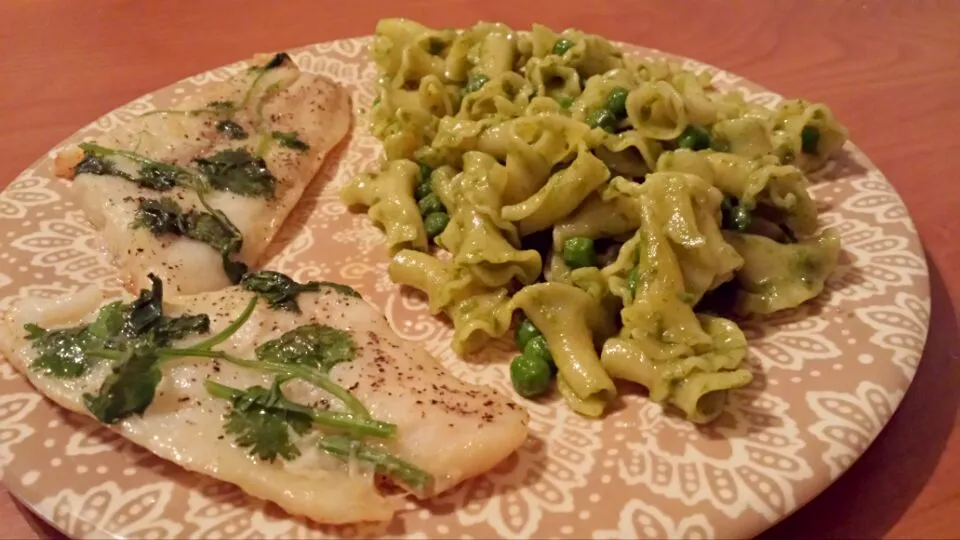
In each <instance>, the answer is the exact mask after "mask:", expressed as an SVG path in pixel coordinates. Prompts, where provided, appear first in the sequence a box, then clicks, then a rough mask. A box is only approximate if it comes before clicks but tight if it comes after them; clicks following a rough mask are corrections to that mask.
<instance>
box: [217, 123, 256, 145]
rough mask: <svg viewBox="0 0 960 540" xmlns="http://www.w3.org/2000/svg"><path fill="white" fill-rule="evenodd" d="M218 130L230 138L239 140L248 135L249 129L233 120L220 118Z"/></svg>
mask: <svg viewBox="0 0 960 540" xmlns="http://www.w3.org/2000/svg"><path fill="white" fill-rule="evenodd" d="M216 129H217V131H218V132H220V133H223V134H224V135H226V136H227V138H229V139H233V140H235V141H239V140H242V139H246V138H247V137H248V134H247V130H245V129H243V126H241V125H240V124H238V123H236V122H234V121H233V120H220V121H219V122H217V124H216Z"/></svg>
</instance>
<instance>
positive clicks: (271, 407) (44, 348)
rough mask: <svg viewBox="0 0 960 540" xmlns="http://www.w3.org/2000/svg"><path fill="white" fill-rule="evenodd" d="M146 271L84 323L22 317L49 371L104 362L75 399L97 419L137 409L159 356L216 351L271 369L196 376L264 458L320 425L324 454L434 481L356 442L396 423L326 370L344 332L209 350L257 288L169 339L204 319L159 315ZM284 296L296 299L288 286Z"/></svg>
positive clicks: (38, 364)
mask: <svg viewBox="0 0 960 540" xmlns="http://www.w3.org/2000/svg"><path fill="white" fill-rule="evenodd" d="M279 275H280V276H282V277H283V278H284V279H286V280H289V281H290V282H293V283H296V282H295V281H293V280H291V279H290V278H288V277H287V276H284V275H283V274H279ZM150 280H151V283H152V287H151V288H150V289H144V290H142V291H140V294H139V296H138V297H137V298H136V299H135V300H133V301H132V302H130V303H126V304H125V303H123V302H113V303H110V304H107V305H105V306H103V307H102V308H100V310H99V312H98V313H97V317H96V319H95V320H94V321H93V322H92V323H90V324H89V325H80V326H75V327H71V328H66V329H61V330H45V329H43V328H40V327H39V326H37V325H35V324H27V325H25V329H26V330H27V332H28V335H27V338H28V339H30V340H31V341H32V343H33V347H34V348H35V350H36V351H37V353H38V354H37V357H36V359H35V360H34V361H33V363H32V364H31V366H32V367H33V369H35V370H37V371H38V372H41V373H43V374H45V375H47V376H51V377H58V378H77V377H80V376H82V375H84V374H86V373H87V372H88V371H89V370H90V369H91V368H92V367H94V366H95V365H97V364H98V363H100V362H109V365H110V372H109V373H108V374H107V376H106V377H105V378H104V380H103V381H102V383H101V384H100V387H99V389H98V390H97V391H96V392H90V393H85V394H84V395H83V400H84V404H85V405H86V407H87V409H88V410H89V411H90V413H91V414H92V415H93V416H94V417H95V418H97V420H99V421H100V422H103V423H105V424H115V423H117V422H120V421H122V420H123V419H125V418H129V417H131V416H134V415H143V414H144V412H145V411H146V410H147V408H148V407H149V406H150V405H151V404H152V403H153V400H154V398H155V396H156V392H157V387H158V386H159V385H160V382H161V381H162V380H163V376H164V375H163V367H164V366H165V365H166V364H167V363H172V362H175V361H179V360H182V359H185V358H210V359H219V360H223V361H225V362H228V363H230V364H233V365H235V366H238V367H241V368H244V369H249V370H253V371H257V372H260V373H267V374H271V375H273V376H274V377H273V382H272V384H271V385H270V387H269V388H265V387H263V386H252V387H249V388H246V389H240V388H233V387H230V386H227V385H225V384H222V383H219V382H217V381H214V380H211V379H208V380H206V381H204V386H205V388H206V390H207V391H208V392H209V393H210V394H211V395H212V396H214V397H216V398H219V399H224V400H227V401H229V402H230V410H229V412H228V413H227V414H225V415H224V425H223V427H224V432H225V433H226V434H228V435H231V436H232V437H234V441H235V443H236V444H237V445H238V446H239V447H241V448H246V449H248V451H249V453H250V454H251V455H253V456H256V457H257V458H259V459H262V460H265V461H275V460H277V459H284V460H291V459H295V458H296V457H298V456H299V455H300V452H301V450H300V447H299V446H298V439H299V438H301V437H303V436H305V435H307V434H309V433H313V432H318V439H317V440H319V443H317V444H318V445H319V448H320V450H322V451H324V452H326V453H328V454H330V455H333V456H335V457H337V458H340V459H344V460H349V459H357V460H359V461H362V462H366V463H368V464H370V465H371V466H373V467H374V469H375V470H376V471H377V472H378V473H380V474H384V475H387V476H390V477H392V478H394V479H395V480H396V481H397V482H399V483H402V484H404V485H407V486H410V487H411V488H414V489H424V488H425V486H427V485H429V483H430V482H431V481H432V478H431V476H430V475H429V474H428V473H426V472H424V471H422V470H421V469H419V468H417V467H416V466H414V465H412V464H410V463H407V462H406V461H404V460H402V459H400V458H398V457H397V456H394V455H392V454H390V453H389V452H386V451H384V450H383V449H381V448H380V447H378V446H376V445H374V444H371V443H369V442H366V441H364V438H367V437H373V438H378V439H389V438H392V437H394V436H395V435H396V426H395V425H394V424H391V423H388V422H382V421H379V420H376V419H374V418H372V417H371V416H370V413H369V411H368V410H367V409H366V407H365V406H364V405H363V403H362V402H360V400H358V399H357V398H356V397H355V396H354V395H353V394H351V393H350V391H348V390H347V389H345V388H343V387H342V386H340V385H339V384H337V383H336V382H334V381H333V380H332V378H331V377H330V375H329V373H330V370H331V369H332V368H334V367H335V366H337V365H339V364H341V363H344V362H349V361H351V360H352V359H353V358H354V356H355V355H356V352H357V348H356V345H355V343H354V342H353V339H352V338H351V337H350V335H349V333H347V332H344V331H342V330H339V329H337V328H333V327H331V326H328V325H322V324H316V323H311V324H306V325H303V326H299V327H297V328H294V329H293V330H290V331H288V332H286V333H284V334H282V335H281V336H280V337H278V338H276V339H273V340H270V341H267V342H265V343H262V344H260V345H259V346H258V347H257V348H256V349H255V351H254V352H255V359H247V358H241V357H238V356H234V355H231V354H229V353H227V352H225V351H222V350H217V349H216V348H215V347H217V346H218V345H220V344H221V343H223V342H224V341H226V340H228V339H230V337H231V336H233V335H234V334H235V333H236V332H237V331H239V330H240V329H241V328H242V327H243V326H244V325H245V324H246V323H247V322H248V321H249V319H250V317H251V316H252V315H253V312H254V310H255V309H256V306H257V303H258V301H259V300H260V298H261V296H260V293H257V294H255V295H253V296H252V297H251V298H250V300H249V302H248V303H247V305H246V306H245V307H244V309H243V311H242V312H241V313H240V314H239V315H238V316H237V318H236V319H234V320H233V321H231V322H230V324H228V325H227V326H226V327H224V328H223V329H222V330H220V331H219V332H217V333H215V334H213V335H209V336H207V337H206V338H205V339H202V340H201V341H199V342H197V343H195V344H193V345H190V346H187V347H176V346H172V344H173V342H175V341H179V340H182V339H184V338H186V337H189V336H192V335H198V334H209V332H210V320H209V317H207V315H203V314H201V315H181V316H178V317H170V316H168V315H166V314H165V313H164V306H163V283H162V282H161V281H160V280H159V279H158V278H157V277H156V276H153V275H151V276H150ZM287 300H290V301H293V302H294V303H295V302H296V295H293V296H292V297H291V298H287ZM295 379H296V380H300V381H303V382H305V383H307V384H311V385H313V386H315V387H317V388H319V389H321V390H323V391H326V392H327V393H329V394H331V395H332V396H333V397H335V398H337V399H339V400H340V401H341V402H342V403H343V406H344V409H345V410H344V411H343V412H340V411H331V410H323V409H317V408H313V407H308V406H306V405H302V404H299V403H296V402H294V401H293V400H291V399H290V398H289V397H287V395H285V394H284V392H283V386H284V385H285V384H286V383H287V382H289V381H292V380H295Z"/></svg>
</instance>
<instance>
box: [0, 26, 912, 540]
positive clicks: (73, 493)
mask: <svg viewBox="0 0 960 540" xmlns="http://www.w3.org/2000/svg"><path fill="white" fill-rule="evenodd" d="M370 39H371V38H369V37H367V38H357V39H348V40H341V41H336V42H331V43H324V44H319V45H313V46H309V47H305V48H302V49H297V50H295V51H291V56H292V57H293V59H294V60H295V61H296V63H297V64H298V65H299V66H300V67H301V68H302V69H304V70H305V71H308V72H316V73H323V74H325V75H328V76H330V77H331V78H333V79H335V80H337V81H339V82H340V83H342V84H344V85H345V86H346V87H348V88H349V89H350V91H351V92H352V95H353V103H354V108H355V111H354V113H355V115H357V118H358V119H359V121H357V122H355V129H354V131H353V133H352V134H351V135H350V138H349V141H348V143H347V144H346V145H345V146H344V147H342V148H341V149H340V150H339V151H336V152H335V153H334V155H333V156H331V158H330V159H329V160H328V162H327V165H326V166H325V168H324V169H323V171H322V172H321V173H320V178H318V180H317V181H315V182H314V183H313V184H312V186H311V188H310V189H309V190H308V191H307V193H306V194H305V196H304V199H303V200H302V201H301V203H300V205H299V206H298V207H297V209H296V210H295V211H294V213H293V214H292V215H291V217H290V218H289V220H288V222H287V223H286V224H285V226H284V228H283V230H282V231H281V233H280V235H279V237H278V239H277V240H276V241H275V243H274V246H273V247H272V249H271V252H270V257H271V261H270V262H269V267H270V268H273V269H278V270H280V271H283V272H285V273H287V274H290V275H291V276H293V277H295V278H296V279H298V280H300V281H305V280H310V279H333V280H336V281H340V282H343V283H347V284H349V285H351V286H353V287H354V288H356V289H358V290H359V291H360V292H361V293H363V295H364V296H365V297H366V298H367V299H369V300H370V301H372V302H373V303H374V304H375V305H377V306H379V308H380V309H382V310H383V312H384V313H385V314H386V316H387V317H388V319H389V320H390V322H391V324H392V325H393V326H394V328H395V329H396V330H397V332H398V333H399V334H400V335H401V336H402V337H404V338H406V339H409V340H414V341H420V342H422V343H423V344H424V345H425V346H426V347H427V349H428V350H429V351H430V352H431V353H433V354H435V355H437V356H438V357H439V358H441V359H442V361H443V362H444V364H445V365H446V366H447V367H448V368H449V369H450V370H451V371H452V372H453V373H454V374H455V375H457V376H459V377H462V378H464V379H467V380H470V381H471V382H477V383H483V384H489V385H492V386H495V387H497V388H500V389H502V390H504V391H507V392H510V388H509V386H510V383H509V376H508V373H507V360H508V359H509V358H510V357H511V356H512V354H513V351H512V350H511V347H510V346H508V345H506V344H504V345H502V346H495V347H492V348H489V349H488V350H486V351H485V352H484V353H483V355H482V356H483V358H480V359H479V361H470V362H467V361H464V360H461V359H459V358H457V357H456V356H455V355H454V354H453V353H452V352H451V350H450V348H449V343H450V337H451V335H452V330H451V328H450V327H449V326H448V325H447V324H445V323H444V322H443V321H441V320H439V319H436V318H434V317H431V316H430V314H429V313H428V311H427V307H426V306H425V304H424V302H423V301H422V300H421V299H420V298H419V297H417V296H414V295H409V294H407V293H401V290H400V288H399V287H398V286H396V285H394V284H393V283H391V282H390V280H389V279H388V277H387V275H386V266H387V260H388V259H387V255H386V250H385V248H384V245H383V236H382V234H381V233H380V232H379V231H378V230H377V229H376V228H375V227H374V226H373V225H372V224H371V223H370V222H369V220H368V219H367V217H366V216H365V215H364V214H352V213H349V212H348V211H347V209H346V208H345V207H344V206H343V205H342V204H341V203H340V202H339V200H338V198H337V190H338V188H339V187H340V186H341V185H343V183H344V182H346V181H347V180H348V179H349V178H351V177H352V176H353V175H355V174H356V173H358V172H360V171H363V170H365V169H367V168H369V167H370V166H372V165H373V164H374V163H375V161H376V159H377V157H378V155H379V153H380V145H379V142H378V141H376V140H375V139H374V138H373V137H372V136H370V135H369V133H368V132H367V130H366V127H365V125H366V122H365V114H366V109H367V107H369V104H370V103H371V101H372V100H373V97H374V96H373V84H372V82H373V79H374V77H375V76H376V69H375V67H374V66H373V64H372V63H371V62H370V61H369V59H368V58H367V54H366V47H367V45H368V44H369V43H370ZM622 46H623V47H624V48H625V50H626V51H627V52H628V53H629V54H641V55H653V56H662V55H663V53H660V52H657V51H652V50H648V49H643V48H639V47H634V46H630V45H622ZM680 61H682V62H683V64H684V67H686V68H687V69H692V70H695V71H703V70H707V71H709V72H710V73H712V74H713V77H714V81H715V84H717V85H718V86H720V87H727V88H730V87H737V88H739V89H741V90H743V91H744V92H745V94H746V96H747V97H748V99H749V100H750V101H753V102H759V103H763V104H765V105H770V106H772V105H774V104H776V102H777V101H779V100H780V99H781V98H780V96H778V95H776V94H774V93H771V92H768V91H765V90H763V89H762V88H760V87H758V86H756V85H754V84H752V83H749V82H747V81H745V80H743V79H742V78H740V77H737V76H735V75H732V74H729V73H726V72H723V71H720V70H717V69H716V68H713V67H710V66H706V65H703V64H700V63H697V62H694V61H691V60H684V59H680ZM244 67H245V64H243V63H238V64H233V65H229V66H226V67H222V68H218V69H215V70H212V71H209V72H206V73H202V74H200V75H196V76H194V77H190V78H188V79H185V80H183V81H180V82H178V83H176V84H174V85H172V86H169V87H167V88H164V89H162V90H159V91H157V92H154V93H151V94H147V95H145V96H143V97H141V98H139V99H137V100H135V101H133V102H131V103H129V104H127V105H125V106H123V107H121V108H119V109H117V110H115V111H113V112H111V113H110V114H108V115H106V116H104V117H103V118H100V119H99V120H97V121H96V122H94V123H92V124H90V125H88V126H86V127H85V128H83V129H81V130H80V131H79V132H77V133H76V134H75V135H74V136H73V137H71V138H70V139H69V140H68V141H65V142H64V143H63V144H64V145H66V144H67V143H70V142H75V141H77V140H79V139H80V138H82V137H87V136H91V135H94V134H96V133H98V132H101V131H104V130H108V129H111V128H113V127H114V126H116V125H117V124H119V123H122V122H124V121H126V120H128V119H130V118H132V117H133V116H135V115H138V114H142V113H144V112H148V111H152V110H156V109H163V108H167V107H169V106H171V105H174V104H176V103H177V102H178V101H179V100H181V99H182V98H183V97H185V96H187V95H189V94H191V93H193V92H196V91H198V90H199V89H200V88H201V87H203V86H204V85H205V84H208V83H210V82H212V81H217V80H222V79H225V78H227V77H228V76H229V75H231V74H232V73H235V72H237V71H239V70H241V69H244ZM841 121H842V118H841ZM61 147H62V146H61ZM57 150H59V148H58V149H54V150H51V151H50V152H49V153H48V155H47V156H46V157H44V158H42V159H40V160H39V161H37V162H36V163H34V164H33V165H32V166H31V167H30V168H29V169H27V170H26V171H24V172H23V173H22V174H21V175H20V176H19V177H17V179H16V180H15V181H14V182H13V183H12V184H11V185H10V186H9V187H8V188H7V189H6V190H5V191H4V192H3V193H2V194H0V244H2V245H3V248H2V250H0V296H3V297H5V298H4V300H2V304H0V306H2V305H6V304H9V303H10V302H11V301H12V300H14V299H16V298H20V297H24V296H39V297H50V296H55V295H61V294H65V293H70V292H74V291H77V290H79V289H80V288H82V287H84V286H87V285H90V284H95V285H98V286H100V287H102V288H103V289H108V290H117V291H118V292H119V290H120V287H119V282H118V280H117V278H116V277H115V273H114V271H113V269H112V268H111V266H110V265H109V264H108V262H107V259H106V257H105V256H104V254H103V253H101V251H100V248H99V245H98V239H97V237H96V235H94V234H93V232H92V229H91V228H90V226H89V225H88V224H87V222H86V221H85V220H84V218H83V214H82V212H81V211H80V210H79V209H78V207H77V205H76V202H75V200H74V198H73V197H72V195H71V193H70V191H69V189H68V183H67V182H65V181H63V180H59V179H54V178H53V176H52V170H51V165H52V163H51V157H52V156H53V155H54V154H55V153H56V152H57ZM841 154H842V155H840V156H839V158H838V159H837V160H835V161H833V162H831V163H830V164H828V165H827V166H826V167H825V168H824V169H823V170H822V171H818V172H817V173H816V174H814V175H812V177H811V178H812V180H813V181H814V184H815V185H814V186H813V188H812V190H813V194H814V199H815V200H816V201H817V203H818V204H819V205H820V206H821V213H822V215H821V220H822V222H823V223H824V224H825V225H831V226H834V227H837V228H838V229H839V230H840V231H841V232H842V234H843V244H844V252H843V254H842V255H841V260H840V264H839V268H838V269H837V271H836V273H835V274H834V275H833V277H831V279H830V280H829V282H828V284H827V290H826V291H825V292H824V294H822V295H821V296H820V297H819V298H817V299H816V300H815V301H813V302H810V303H808V304H806V305H804V306H802V307H800V308H798V309H794V310H791V311H788V312H784V313H781V314H779V315H778V316H776V317H774V318H772V319H768V320H766V321H763V322H762V323H759V322H748V323H746V324H745V332H746V333H747V336H748V338H749V339H750V344H751V348H750V354H749V356H748V363H749V366H750V368H751V369H752V370H753V371H754V373H755V378H754V381H753V383H752V384H751V385H750V386H748V387H746V388H743V389H741V390H738V391H735V392H733V393H732V394H731V396H730V403H729V405H728V407H727V411H726V412H725V413H724V414H723V416H722V417H721V418H720V419H719V420H718V421H717V422H715V423H714V424H712V425H711V426H709V427H706V428H700V429H698V428H695V427H694V426H692V425H691V424H688V423H686V422H684V421H682V420H678V419H675V418H673V417H668V416H665V415H664V414H662V412H661V409H660V407H659V406H658V405H655V404H653V403H651V402H649V401H647V400H645V399H644V398H643V397H641V396H639V395H637V393H636V392H632V393H630V394H629V395H628V396H627V397H626V399H625V403H624V406H623V407H620V408H619V409H618V410H616V411H613V412H612V413H610V414H609V415H608V416H607V417H606V418H604V419H603V420H599V421H597V420H590V419H586V418H582V417H579V416H577V415H576V414H575V413H573V412H571V411H570V410H569V409H568V408H567V407H566V406H564V405H563V404H562V403H560V402H552V403H543V404H538V403H527V408H528V410H529V411H530V415H531V432H532V433H531V437H530V438H529V440H528V441H527V442H526V443H525V444H524V445H523V447H522V448H521V449H520V450H519V451H518V452H517V453H516V454H515V455H514V456H512V457H510V458H508V459H507V460H506V461H505V462H503V463H501V464H500V465H499V466H498V467H496V468H495V469H494V470H492V471H490V472H489V473H488V474H487V475H485V476H483V477H480V478H476V479H474V480H472V481H469V482H467V483H465V484H464V485H462V486H460V487H459V488H458V489H456V490H453V491H451V492H448V493H446V494H444V495H442V496H440V497H439V498H437V499H435V500H434V501H432V502H429V503H415V502H413V501H405V502H403V503H401V504H402V505H403V509H402V511H401V512H400V513H399V515H398V516H397V518H396V519H395V520H394V521H392V522H391V523H389V524H362V525H356V526H348V527H322V526H319V525H316V524H311V523H307V522H304V521H299V520H295V519H292V518H289V517H288V516H287V515H286V514H284V513H283V512H282V511H281V510H279V509H278V508H277V507H275V506H273V505H270V504H265V503H263V502H262V501H258V500H254V499H251V498H249V497H247V496H246V495H244V494H243V493H242V492H241V491H239V490H238V489H237V488H235V487H232V486H230V485H227V484H224V483H221V482H218V481H215V480H212V479H209V478H207V477H204V476H201V475H198V474H193V473H189V472H186V471H184V470H183V469H180V468H179V467H177V466H175V465H173V464H171V463H168V462H165V461H163V460H161V459H159V458H156V457H154V456H152V454H149V453H148V452H146V451H145V450H143V449H141V448H139V447H136V446H135V445H132V444H130V443H127V442H125V441H124V440H123V439H122V438H120V437H119V436H117V435H115V434H113V433H112V432H111V431H109V430H108V429H106V428H104V427H101V426H99V425H97V424H95V423H93V422H92V421H89V420H87V419H85V418H82V417H80V416H78V415H75V414H71V413H67V412H65V411H63V410H61V409H59V408H58V407H56V406H54V405H53V404H52V403H51V402H49V401H47V400H45V399H43V398H42V397H41V396H40V395H39V394H37V393H36V392H35V391H33V389H32V387H31V386H30V385H29V384H28V383H27V382H26V381H25V379H23V378H22V377H20V376H19V375H17V374H16V373H15V372H14V370H13V369H12V368H11V367H10V366H9V365H7V364H6V363H0V467H2V470H3V482H4V483H6V485H7V487H8V489H9V490H10V491H11V492H12V493H13V494H14V495H15V496H17V497H18V498H19V499H21V500H22V501H23V502H24V503H26V504H27V505H28V506H30V507H31V508H32V509H33V510H34V511H35V512H37V513H38V514H39V515H40V516H41V517H43V518H44V519H46V520H47V521H49V522H50V523H52V524H53V525H55V526H56V527H58V528H59V529H61V530H62V531H64V532H65V533H66V534H67V535H69V536H72V537H76V538H87V537H103V536H112V537H117V538H130V537H143V538H170V537H203V538H218V537H219V538H237V537H264V538H312V537H327V536H337V537H347V538H349V537H370V536H373V535H378V534H386V535H389V536H392V537H397V536H399V537H455V538H489V537H495V536H499V537H508V538H521V537H532V536H533V537H547V536H549V537H557V536H570V537H577V538H586V537H591V538H624V537H661V538H662V537H685V538H696V537H714V536H723V537H746V536H752V535H754V534H756V533H758V532H760V531H762V530H763V529H765V528H767V527H769V526H770V525H771V524H773V523H775V522H776V521H778V520H780V519H782V518H783V517H785V516H786V515H788V514H790V513H791V512H793V511H794V510H796V509H797V508H798V507H799V506H801V505H803V504H804V503H805V502H807V501H808V500H810V499H811V498H812V497H814V496H815V495H816V494H818V493H819V492H820V491H822V490H823V489H824V488H826V487H827V486H828V485H829V484H830V483H831V482H832V481H833V480H834V479H836V478H837V476H839V475H840V474H841V473H842V472H843V471H844V470H846V469H847V468H848V467H849V466H850V465H851V464H852V463H853V461H854V460H855V459H856V458H857V457H858V456H859V455H860V454H861V453H862V452H863V451H864V450H865V449H866V448H867V446H868V445H869V444H870V442H871V441H872V440H873V439H874V437H876V435H877V434H878V433H879V431H880V430H881V429H882V428H883V426H884V424H885V423H886V422H887V420H888V419H889V418H890V416H891V415H892V414H893V411H894V409H896V407H897V405H898V404H899V402H900V400H901V399H902V397H903V395H904V392H905V391H906V389H907V387H908V386H909V384H910V381H911V379H912V378H913V375H914V372H915V370H916V368H917V362H918V361H919V358H920V353H921V350H922V348H923V343H924V340H925V337H926V332H927V326H928V320H929V314H930V303H929V300H930V297H929V286H928V278H927V267H926V262H925V259H924V256H923V251H922V247H921V244H920V241H919V239H918V237H917V234H916V230H915V228H914V225H913V222H912V221H911V219H910V217H909V215H908V214H907V211H906V209H905V207H904V205H903V203H902V201H901V199H900V197H899V196H898V195H897V193H896V192H895V191H894V189H893V187H892V186H891V185H890V184H889V183H888V182H887V180H886V179H885V178H884V177H883V174H882V173H881V172H880V171H878V170H877V169H876V167H875V166H874V165H873V164H872V163H871V162H870V160H869V159H868V158H867V157H866V156H865V155H864V154H863V153H862V152H860V151H859V150H858V149H857V148H856V147H855V146H854V145H853V144H851V143H848V144H847V145H846V147H845V148H844V151H843V152H842V153H841ZM510 395H514V394H512V393H511V394H510Z"/></svg>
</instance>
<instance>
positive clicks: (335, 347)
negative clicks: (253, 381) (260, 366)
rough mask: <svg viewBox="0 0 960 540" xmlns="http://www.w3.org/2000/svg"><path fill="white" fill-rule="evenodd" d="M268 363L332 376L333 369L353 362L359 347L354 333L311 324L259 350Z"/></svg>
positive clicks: (273, 340)
mask: <svg viewBox="0 0 960 540" xmlns="http://www.w3.org/2000/svg"><path fill="white" fill-rule="evenodd" d="M255 353H256V356H257V359H258V360H262V361H264V362H276V363H279V364H297V365H302V366H307V367H311V368H316V369H319V370H320V371H322V372H324V373H329V372H330V370H331V369H333V366H335V365H337V364H339V363H342V362H348V361H350V360H353V357H354V355H355V354H356V347H355V345H354V343H353V339H351V338H350V334H348V333H346V332H344V331H343V330H338V329H336V328H333V327H332V326H327V325H325V324H316V323H314V324H307V325H303V326H300V327H297V328H295V329H293V330H290V331H289V332H287V333H285V334H283V335H282V336H280V337H278V338H276V339H272V340H270V341H268V342H266V343H264V344H262V345H260V346H259V347H257V349H256V351H255Z"/></svg>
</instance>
